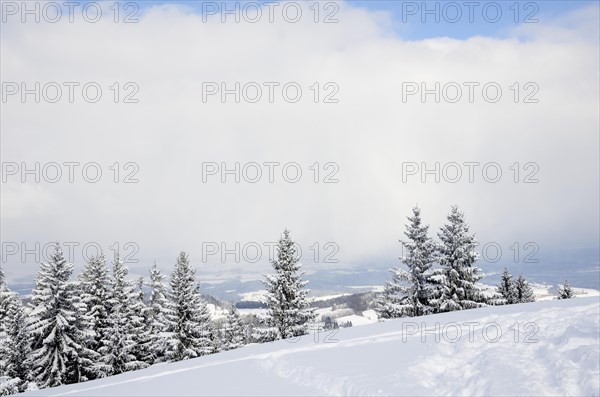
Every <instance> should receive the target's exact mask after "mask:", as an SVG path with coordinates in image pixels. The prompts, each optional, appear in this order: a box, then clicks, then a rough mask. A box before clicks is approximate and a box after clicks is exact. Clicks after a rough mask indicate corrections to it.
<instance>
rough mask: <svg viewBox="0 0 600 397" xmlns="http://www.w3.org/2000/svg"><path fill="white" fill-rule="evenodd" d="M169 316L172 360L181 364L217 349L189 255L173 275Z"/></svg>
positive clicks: (169, 357) (168, 356) (180, 259)
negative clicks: (181, 361) (182, 361)
mask: <svg viewBox="0 0 600 397" xmlns="http://www.w3.org/2000/svg"><path fill="white" fill-rule="evenodd" d="M170 285H171V291H170V294H169V314H168V317H170V319H169V323H170V324H171V328H170V329H169V330H168V331H169V333H170V335H169V340H168V342H169V347H168V349H167V351H166V352H165V353H166V355H165V358H166V359H167V360H168V361H179V360H185V359H188V358H195V357H199V356H203V355H206V354H211V353H214V352H215V351H216V349H217V346H216V343H215V338H214V335H215V334H214V329H213V326H212V321H211V319H210V313H209V312H208V309H207V308H206V304H205V303H204V301H203V300H202V298H201V297H200V292H199V288H198V284H197V283H196V280H195V271H194V269H193V268H192V266H191V265H190V261H189V259H188V256H187V254H186V253H185V252H181V253H180V255H179V257H178V258H177V263H176V264H175V269H174V270H173V274H172V275H171V281H170Z"/></svg>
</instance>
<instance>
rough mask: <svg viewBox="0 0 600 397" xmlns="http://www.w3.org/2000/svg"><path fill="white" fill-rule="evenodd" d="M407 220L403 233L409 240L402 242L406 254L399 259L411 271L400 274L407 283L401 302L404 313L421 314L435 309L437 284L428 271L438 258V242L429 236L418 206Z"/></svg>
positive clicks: (408, 314)
mask: <svg viewBox="0 0 600 397" xmlns="http://www.w3.org/2000/svg"><path fill="white" fill-rule="evenodd" d="M407 219H408V220H409V222H410V224H408V225H406V231H405V232H404V234H405V235H406V237H408V241H402V246H403V247H404V249H406V255H405V256H404V257H402V258H400V260H401V261H402V263H404V265H406V267H407V268H408V271H402V272H401V273H400V275H401V278H402V279H403V280H404V281H406V282H407V283H408V285H407V286H406V287H405V288H402V289H403V293H404V294H405V295H406V297H407V301H406V304H405V305H402V307H401V312H402V315H404V316H421V315H423V314H429V313H432V312H433V308H432V307H431V305H430V302H429V300H430V299H431V297H432V295H433V289H434V287H433V285H432V284H431V282H430V280H429V275H430V274H429V273H430V269H431V267H432V265H433V262H434V261H435V244H434V243H433V241H432V240H431V238H430V237H429V236H428V235H427V232H428V230H429V226H427V225H423V224H422V221H421V210H420V209H419V207H415V208H413V216H412V217H408V218H407Z"/></svg>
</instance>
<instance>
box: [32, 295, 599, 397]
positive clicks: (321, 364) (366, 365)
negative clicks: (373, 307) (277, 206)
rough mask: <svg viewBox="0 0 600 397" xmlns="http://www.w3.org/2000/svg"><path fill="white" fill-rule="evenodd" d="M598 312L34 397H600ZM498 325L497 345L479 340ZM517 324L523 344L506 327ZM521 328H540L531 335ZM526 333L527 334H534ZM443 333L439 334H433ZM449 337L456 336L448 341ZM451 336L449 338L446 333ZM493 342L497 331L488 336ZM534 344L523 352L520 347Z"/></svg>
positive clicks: (388, 334) (487, 319)
mask: <svg viewBox="0 0 600 397" xmlns="http://www.w3.org/2000/svg"><path fill="white" fill-rule="evenodd" d="M599 309H600V305H599V300H598V298H597V297H596V298H578V299H572V300H569V301H551V302H540V303H532V304H524V305H511V306H501V307H489V308H484V309H474V310H466V311H461V312H453V313H445V314H439V315H434V316H427V317H421V318H412V319H398V320H392V321H387V322H384V323H380V324H374V325H366V326H363V327H359V328H354V329H353V328H347V329H342V330H340V332H339V333H338V334H337V335H335V336H333V335H332V336H330V337H333V338H337V339H338V340H339V341H338V342H337V343H323V337H324V336H326V333H322V334H321V335H320V340H319V343H315V341H314V340H313V337H314V336H313V335H308V336H306V337H303V338H301V339H300V340H298V341H297V342H295V343H294V342H290V341H279V342H275V343H269V344H261V345H251V346H246V347H244V348H242V349H237V350H234V351H230V352H225V353H221V354H218V355H212V356H205V357H201V358H198V359H194V360H189V361H185V362H179V363H173V364H162V365H157V366H153V367H150V368H148V369H145V370H141V371H136V372H130V373H126V374H122V375H118V376H115V377H112V378H106V379H100V380H97V381H92V382H89V383H83V384H78V385H69V386H63V387H59V388H55V389H46V390H40V391H38V392H34V393H32V395H53V396H64V395H78V396H79V395H95V396H98V395H148V396H150V395H169V394H170V395H214V394H226V395H232V394H240V393H241V392H242V391H243V392H245V393H247V394H250V395H257V394H259V395H260V394H274V395H277V394H287V395H306V394H313V395H495V396H497V395H523V396H526V395H536V396H537V395H592V396H598V395H600V382H599V379H600V368H599V367H600V364H599V362H600V346H599V332H600V312H599ZM467 321H473V322H478V323H479V325H476V326H474V328H473V330H474V332H473V335H474V339H473V341H470V338H469V335H468V333H466V330H467V328H466V327H463V328H462V329H463V331H464V332H463V335H462V336H461V338H460V339H459V340H458V341H457V342H455V343H450V342H448V341H444V340H443V338H441V341H440V342H439V343H436V342H435V336H436V335H435V334H433V333H427V334H426V340H425V342H423V341H422V340H421V334H420V333H419V332H417V333H416V334H411V333H408V332H403V328H404V327H403V324H405V323H407V322H414V323H415V324H421V323H424V324H425V328H427V329H434V326H435V324H436V323H440V324H441V327H443V326H444V325H445V324H448V323H451V322H452V323H458V324H462V323H464V322H467ZM492 322H494V323H496V324H498V326H499V327H500V329H501V330H502V336H501V338H500V340H499V341H498V342H496V343H490V342H486V341H485V340H484V338H483V337H482V335H483V334H482V329H483V326H484V324H487V323H492ZM517 322H518V323H519V341H518V342H515V340H514V338H515V334H514V331H513V330H511V328H510V327H511V326H513V325H514V324H515V323H517ZM526 323H534V324H537V326H538V327H539V329H538V331H537V333H536V334H535V335H530V334H531V331H532V328H529V329H527V330H525V329H524V325H525V324H526ZM530 327H531V326H530ZM438 334H439V329H438ZM449 334H450V335H451V336H450V337H452V336H453V335H454V334H453V333H450V332H449ZM447 335H448V334H447ZM488 335H490V338H493V337H494V336H495V335H496V334H495V332H494V331H493V330H492V331H489V333H488ZM528 335H530V337H532V338H534V339H537V340H538V342H534V343H525V342H524V340H525V338H526V337H527V336H528Z"/></svg>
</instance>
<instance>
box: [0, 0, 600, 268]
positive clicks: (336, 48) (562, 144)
mask: <svg viewBox="0 0 600 397" xmlns="http://www.w3.org/2000/svg"><path fill="white" fill-rule="evenodd" d="M590 10H591V11H590ZM594 10H597V7H593V8H590V9H588V10H586V11H580V12H575V13H573V14H571V15H570V16H569V17H567V18H563V19H561V20H556V21H542V22H541V23H540V24H537V25H536V26H533V27H531V26H530V27H527V28H519V29H517V30H515V37H514V38H511V39H497V38H486V37H473V38H470V39H468V40H453V39H448V38H440V39H428V40H418V41H403V40H401V39H399V38H398V37H394V36H393V35H392V34H391V33H390V29H389V26H390V19H389V17H388V16H386V14H384V13H380V12H378V13H375V12H370V11H366V10H362V9H355V8H353V7H352V4H351V3H349V4H342V6H341V9H340V12H339V15H338V18H339V19H340V23H337V24H315V23H312V22H311V21H310V20H309V19H308V18H307V19H303V20H302V21H301V22H300V23H298V24H289V23H285V22H281V21H280V22H279V23H274V24H269V23H259V24H247V23H240V24H222V23H219V22H215V21H211V22H209V23H203V22H202V19H201V17H200V16H198V15H197V14H194V13H193V12H191V11H190V10H189V9H186V8H183V7H179V6H175V5H167V6H158V7H152V8H151V9H149V10H148V11H147V12H146V13H145V14H144V15H143V17H141V20H140V23H138V24H115V23H113V22H112V21H111V20H102V21H101V22H99V23H97V24H89V23H84V22H82V21H79V22H78V23H74V24H69V23H58V24H44V23H41V24H35V25H32V24H27V25H23V24H18V23H11V22H9V23H8V24H5V25H4V26H3V27H2V28H3V32H2V33H3V34H2V39H1V40H2V80H3V81H4V82H7V81H8V82H11V81H15V82H20V81H27V82H33V81H41V82H47V81H57V82H63V81H77V82H82V84H83V83H85V82H88V81H96V82H99V83H100V84H101V85H102V87H103V88H104V94H105V95H109V94H111V92H110V91H109V90H108V88H107V87H108V86H109V85H110V84H111V82H115V81H119V82H127V81H133V82H136V83H137V84H138V85H139V87H140V92H139V94H138V95H137V97H138V98H139V99H140V103H138V104H114V103H111V101H110V99H106V100H102V101H101V102H100V103H97V104H88V103H84V102H83V101H82V100H81V99H80V98H78V100H76V103H74V104H69V103H67V102H65V101H63V102H62V103H59V104H47V103H46V104H44V103H41V104H35V103H27V104H21V103H18V102H17V101H14V100H9V101H8V103H6V104H3V112H2V113H3V116H2V125H1V126H2V138H1V139H2V148H1V154H2V161H14V162H19V163H20V162H22V161H25V162H29V163H31V162H36V161H39V162H42V163H43V162H48V161H56V162H59V163H62V162H65V161H78V162H81V163H82V164H83V163H87V162H92V161H94V162H98V163H99V164H101V166H102V168H103V171H104V172H105V174H104V175H105V177H104V178H103V180H102V181H101V182H100V183H97V184H90V183H85V182H83V181H81V179H79V180H78V181H76V183H73V184H69V183H63V182H61V183H58V184H55V185H48V184H43V185H42V187H41V189H43V191H44V196H43V197H45V198H44V202H51V203H53V204H52V206H51V207H44V208H49V211H50V209H51V213H46V214H44V215H43V216H41V215H40V213H39V211H23V210H18V211H17V210H13V209H12V208H14V206H12V204H10V205H7V206H6V207H5V204H4V201H5V199H8V200H9V201H10V202H12V203H15V202H19V201H20V200H23V203H25V202H29V201H28V199H27V197H31V193H28V192H27V191H26V190H27V189H25V188H22V187H18V185H20V182H18V181H17V180H16V179H15V178H14V177H12V178H9V182H8V183H7V184H5V185H3V189H2V201H3V207H2V240H3V241H43V242H45V241H52V240H61V241H82V242H86V241H102V242H112V241H120V242H124V241H136V242H138V244H139V245H140V250H141V251H140V253H139V254H138V257H139V258H141V259H143V261H144V264H150V263H151V262H150V261H151V260H152V259H153V258H167V259H168V260H171V258H175V255H176V253H177V251H178V250H180V249H186V250H188V251H190V253H191V255H192V260H193V261H194V262H195V263H198V262H200V256H201V252H200V251H201V249H200V248H201V242H203V241H214V242H222V241H225V242H228V243H233V242H234V241H240V242H242V244H244V243H245V242H250V241H257V242H263V241H274V240H275V239H276V238H277V237H278V236H279V233H280V231H281V230H282V229H283V228H284V227H289V228H291V229H292V231H293V237H295V238H297V239H298V240H299V241H300V242H301V244H302V246H303V247H308V246H310V245H311V244H312V243H313V242H315V241H319V242H321V244H323V243H325V242H328V241H334V242H337V243H338V244H339V246H340V252H339V253H338V254H337V258H338V259H340V261H341V262H342V263H349V262H353V263H356V262H362V261H365V262H366V261H370V260H372V259H373V258H382V257H387V258H389V261H388V263H387V264H386V265H389V264H393V263H395V258H396V256H397V255H398V244H397V239H398V238H401V237H402V232H403V225H404V223H405V216H407V215H408V214H409V213H410V209H411V207H412V206H414V204H415V203H418V204H419V206H421V207H422V209H423V215H424V218H425V221H426V222H428V223H431V224H432V228H433V230H432V231H436V228H437V227H438V226H439V225H440V224H441V223H442V222H443V220H444V219H445V215H446V213H447V212H448V210H449V206H450V205H451V204H458V205H459V206H460V207H462V209H464V210H465V211H466V214H467V218H468V220H469V221H470V222H471V223H472V230H473V231H475V232H476V233H477V235H478V236H479V237H480V239H481V240H482V241H500V242H502V243H503V244H504V246H506V247H508V245H510V243H511V242H512V241H520V242H526V241H536V242H538V243H539V244H540V247H541V248H540V249H541V250H543V249H544V246H546V247H549V246H553V247H554V246H556V245H561V244H564V245H565V246H582V245H583V246H585V245H593V244H597V242H598V237H599V236H598V224H597V220H598V216H599V214H598V200H599V197H598V190H599V189H598V184H599V182H598V147H599V139H598V130H599V120H598V106H599V102H598V97H599V96H598V86H599V84H598V83H599V81H598V70H599V64H598V56H597V54H598V42H597V38H594V37H590V36H589V35H588V32H589V31H590V27H589V26H590V19H591V21H592V22H593V23H596V26H597V22H598V14H597V12H596V13H595V14H594ZM580 21H581V23H580ZM203 81H215V82H220V81H227V82H230V83H231V82H234V81H240V82H250V81H255V82H265V81H270V82H281V83H282V84H284V83H285V82H289V81H294V82H298V83H299V84H301V85H302V87H303V88H304V97H303V100H302V101H301V102H300V103H296V104H290V103H285V102H284V101H283V100H281V97H278V98H277V101H276V103H274V104H270V103H268V102H265V101H262V102H261V103H256V104H249V103H239V104H236V103H228V104H221V103H218V102H217V101H215V100H212V101H210V103H203V102H202V95H201V89H202V82H203ZM315 81H319V82H321V83H324V82H329V81H331V82H336V83H337V84H338V85H339V87H340V91H339V93H338V94H337V97H338V98H339V100H340V103H338V104H323V103H319V104H315V103H312V102H311V100H309V99H308V98H310V97H309V95H310V94H311V92H310V91H309V89H308V87H309V86H310V85H311V84H312V83H314V82H315ZM406 81H414V82H421V81H424V82H427V83H428V84H430V85H433V83H434V82H436V81H439V82H441V83H442V85H443V84H444V83H446V82H459V83H462V82H481V84H485V83H486V82H497V83H498V84H500V85H501V87H502V88H503V92H504V96H503V98H502V100H501V101H500V102H499V103H495V104H491V103H486V102H485V101H484V100H483V98H482V97H481V96H480V95H478V96H477V97H476V100H475V103H473V104H471V103H468V102H467V101H466V100H463V101H461V102H460V103H457V104H449V103H445V104H444V103H440V104H436V103H431V102H429V103H427V104H422V103H420V102H418V100H416V99H413V98H411V99H410V100H409V103H403V102H402V82H406ZM514 82H520V84H521V87H522V85H523V84H524V83H526V82H535V83H536V84H537V85H538V86H539V93H538V94H537V98H539V100H540V102H539V103H537V104H523V103H518V104H515V103H513V102H512V96H511V95H512V92H511V91H510V90H509V87H510V86H511V85H512V84H513V83H514ZM524 93H525V92H524V91H521V95H523V94H524ZM465 95H466V91H465ZM105 98H106V97H105ZM304 98H307V99H306V100H304ZM415 98H416V97H415ZM206 161H214V162H229V163H230V164H231V163H233V162H236V161H237V162H241V163H244V162H249V161H254V162H258V163H263V162H266V161H278V162H280V163H286V162H291V161H295V162H297V163H299V164H301V166H302V168H303V171H304V177H303V179H302V181H301V182H299V183H297V184H290V183H285V182H282V181H281V178H280V177H278V183H273V184H269V183H266V182H260V183H257V184H248V183H240V184H235V183H227V184H221V183H218V182H217V180H216V178H212V179H211V180H210V183H206V184H203V183H202V181H201V170H202V162H206ZM407 161H414V162H422V161H424V162H428V163H429V164H432V163H434V162H441V163H444V162H457V163H463V162H467V161H478V162H481V163H486V162H490V161H495V162H498V163H499V164H501V166H502V168H503V171H504V174H503V178H502V180H501V181H500V182H499V183H497V184H490V183H486V182H484V181H483V180H482V178H481V174H477V177H476V182H475V183H472V184H471V183H468V182H466V181H465V179H466V176H465V177H463V180H462V181H461V182H459V183H457V184H449V183H440V184H435V183H427V184H422V183H420V182H419V181H418V179H417V177H412V178H411V179H409V183H402V174H401V171H402V163H403V162H407ZM114 162H120V164H124V163H126V162H137V163H138V164H139V167H140V170H139V173H138V174H137V176H138V177H139V179H140V183H138V184H131V185H127V184H122V183H119V184H114V183H112V182H111V181H110V178H111V177H112V174H111V171H110V170H109V169H108V167H109V166H110V165H111V164H113V163H114ZM315 162H319V163H320V164H321V165H322V164H324V163H327V162H335V163H337V164H339V173H338V174H337V175H338V178H339V179H340V182H339V183H337V184H323V183H318V184H315V183H313V182H312V181H311V177H312V174H311V170H309V168H308V167H309V166H311V165H312V164H313V163H315ZM514 162H519V163H520V164H521V165H523V164H524V163H527V162H536V163H537V164H539V173H538V174H537V176H538V178H539V179H540V182H539V183H537V184H522V183H519V184H515V183H513V182H512V173H511V171H510V170H509V168H508V167H509V166H511V165H512V164H513V163H514ZM524 173H525V171H523V170H522V174H521V175H520V177H523V174H524ZM121 176H122V175H121ZM321 176H322V175H321ZM15 194H16V195H17V197H18V198H17V197H16V196H15ZM23 205H24V204H23ZM7 208H8V209H7ZM107 244H108V243H107ZM312 266H313V267H319V266H323V265H312Z"/></svg>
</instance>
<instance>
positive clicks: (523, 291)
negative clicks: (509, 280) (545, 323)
mask: <svg viewBox="0 0 600 397" xmlns="http://www.w3.org/2000/svg"><path fill="white" fill-rule="evenodd" d="M514 289H515V301H516V303H528V302H535V296H534V295H533V288H531V286H530V285H529V283H528V282H527V281H526V280H525V277H523V275H522V274H521V275H519V277H518V278H517V281H515V282H514Z"/></svg>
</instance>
